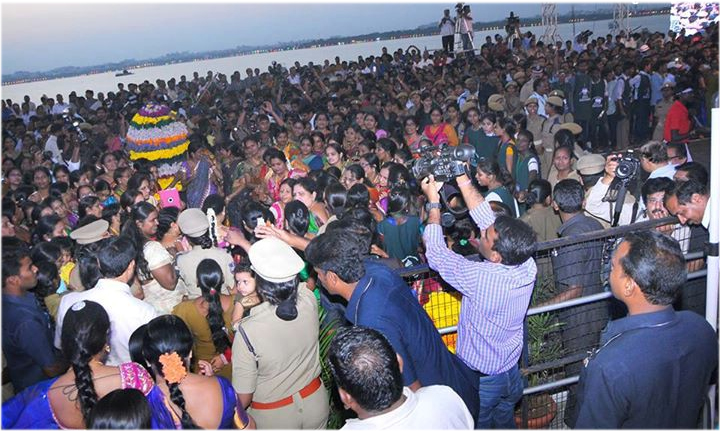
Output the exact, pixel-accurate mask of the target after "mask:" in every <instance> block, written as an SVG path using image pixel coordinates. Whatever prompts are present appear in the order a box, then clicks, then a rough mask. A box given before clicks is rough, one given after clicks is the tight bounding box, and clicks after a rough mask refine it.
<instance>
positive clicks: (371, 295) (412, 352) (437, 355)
mask: <svg viewBox="0 0 720 431" xmlns="http://www.w3.org/2000/svg"><path fill="white" fill-rule="evenodd" d="M345 317H346V318H347V319H348V320H349V321H350V322H352V323H353V324H355V325H360V326H366V327H370V328H373V329H375V330H377V331H379V332H380V333H382V334H383V335H384V336H385V337H386V338H387V339H388V341H390V344H392V346H393V348H394V349H395V352H397V353H398V354H399V355H400V357H402V359H403V382H404V385H405V386H409V385H410V384H412V383H413V382H414V381H416V380H418V381H420V384H421V385H422V386H431V385H446V386H450V387H451V388H453V390H454V391H455V392H457V393H458V395H460V397H461V398H462V399H463V401H465V404H466V405H467V406H468V409H469V410H470V412H471V413H472V414H473V416H475V415H476V414H477V407H478V406H479V405H480V404H479V400H478V388H477V385H478V383H479V376H478V375H477V374H476V373H474V372H473V371H472V370H470V369H469V368H468V367H467V366H466V365H465V364H464V363H463V362H462V361H461V360H460V359H459V358H458V357H457V356H455V355H453V354H452V353H450V351H449V350H448V349H447V347H446V346H445V344H443V342H442V339H441V338H440V334H439V333H438V331H437V329H436V328H435V325H433V323H432V320H430V317H429V316H428V314H427V312H426V311H425V310H423V309H422V307H421V306H420V303H419V302H418V300H417V298H416V297H415V296H414V295H413V291H412V290H411V289H410V287H409V286H408V285H407V284H406V283H405V281H403V279H402V278H401V277H400V276H398V275H397V274H396V273H395V272H393V270H392V269H390V268H389V267H387V266H385V265H383V264H381V263H377V262H373V261H371V260H366V261H365V276H364V277H363V278H361V279H360V281H359V282H358V284H357V286H356V287H355V290H354V291H353V294H352V296H351V297H350V300H349V301H348V305H347V309H346V310H345Z"/></svg>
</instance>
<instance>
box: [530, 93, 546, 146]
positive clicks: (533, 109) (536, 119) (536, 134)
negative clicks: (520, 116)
mask: <svg viewBox="0 0 720 431" xmlns="http://www.w3.org/2000/svg"><path fill="white" fill-rule="evenodd" d="M525 110H526V111H527V124H526V126H525V127H526V128H527V131H528V132H530V133H532V135H533V145H535V151H537V153H538V154H542V151H543V149H542V139H541V131H542V124H543V121H545V117H544V116H542V115H540V114H538V113H537V110H538V100H537V98H536V97H535V96H531V97H528V98H527V100H525Z"/></svg>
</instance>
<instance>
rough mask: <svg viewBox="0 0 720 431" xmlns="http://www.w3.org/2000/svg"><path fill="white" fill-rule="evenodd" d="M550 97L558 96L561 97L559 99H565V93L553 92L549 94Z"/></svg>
mask: <svg viewBox="0 0 720 431" xmlns="http://www.w3.org/2000/svg"><path fill="white" fill-rule="evenodd" d="M548 96H557V97H559V98H561V99H564V98H565V93H564V92H563V91H562V90H557V89H555V90H553V91H551V92H550V93H549V94H548Z"/></svg>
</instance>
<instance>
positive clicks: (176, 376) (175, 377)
mask: <svg viewBox="0 0 720 431" xmlns="http://www.w3.org/2000/svg"><path fill="white" fill-rule="evenodd" d="M158 361H159V362H160V364H162V373H163V376H165V380H167V381H168V383H170V384H173V383H180V382H182V380H183V379H184V378H185V376H187V369H186V368H185V364H184V363H183V360H182V359H181V358H180V355H178V354H177V352H172V353H163V354H162V355H160V358H159V359H158Z"/></svg>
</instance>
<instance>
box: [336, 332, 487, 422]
mask: <svg viewBox="0 0 720 431" xmlns="http://www.w3.org/2000/svg"><path fill="white" fill-rule="evenodd" d="M328 362H329V364H330V370H331V372H332V374H333V376H334V378H335V381H336V382H337V385H338V392H339V394H340V399H341V400H342V402H343V404H344V405H345V407H346V408H350V409H352V410H353V411H355V412H356V413H357V415H358V418H357V419H349V420H348V421H347V422H346V423H345V426H343V427H342V429H345V430H359V429H472V428H473V425H474V424H473V419H472V416H471V415H470V412H469V411H468V409H467V407H466V406H465V403H464V402H463V400H462V399H461V398H460V396H459V395H458V394H456V393H455V392H454V391H453V390H452V389H451V388H449V387H447V386H442V385H436V386H424V387H422V388H420V389H418V390H417V391H416V392H413V391H412V390H411V389H410V388H409V387H403V383H402V382H403V380H402V371H401V370H402V359H401V358H400V356H399V355H397V354H396V353H395V351H394V350H393V348H392V346H391V345H390V342H389V341H388V340H387V339H386V338H385V337H384V336H383V335H382V334H381V333H379V332H378V331H376V330H374V329H371V328H366V327H362V326H353V327H350V328H347V329H344V330H342V331H339V332H338V333H337V335H336V336H335V338H334V339H333V342H332V344H331V346H330V351H329V354H328Z"/></svg>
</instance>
